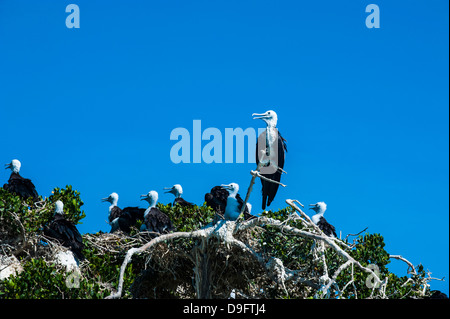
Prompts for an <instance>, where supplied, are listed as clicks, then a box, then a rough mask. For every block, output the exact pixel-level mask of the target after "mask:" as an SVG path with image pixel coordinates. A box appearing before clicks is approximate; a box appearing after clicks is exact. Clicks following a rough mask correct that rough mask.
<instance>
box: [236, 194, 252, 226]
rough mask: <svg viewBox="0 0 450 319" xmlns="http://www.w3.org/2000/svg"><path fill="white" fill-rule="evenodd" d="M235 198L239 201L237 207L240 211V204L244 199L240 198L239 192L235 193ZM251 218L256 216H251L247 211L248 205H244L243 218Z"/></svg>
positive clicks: (242, 203)
mask: <svg viewBox="0 0 450 319" xmlns="http://www.w3.org/2000/svg"><path fill="white" fill-rule="evenodd" d="M236 200H237V201H238V203H239V206H238V209H239V211H241V209H242V205H244V200H243V199H242V198H241V195H239V194H237V195H236ZM253 218H256V216H253V215H252V214H250V213H249V211H248V207H245V209H244V220H249V219H253Z"/></svg>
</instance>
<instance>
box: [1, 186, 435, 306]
mask: <svg viewBox="0 0 450 319" xmlns="http://www.w3.org/2000/svg"><path fill="white" fill-rule="evenodd" d="M57 200H61V201H62V202H63V203H64V213H65V217H66V218H67V219H69V220H71V221H72V222H74V223H75V224H80V223H81V220H82V219H83V218H84V217H85V216H86V215H85V212H84V211H83V210H82V206H83V201H82V200H81V196H80V193H79V192H78V191H76V190H73V189H72V186H70V185H67V186H66V187H65V188H62V189H60V188H55V189H54V190H53V191H52V194H51V195H50V196H49V197H48V198H44V199H42V198H41V201H40V202H38V203H33V201H32V200H31V199H29V200H27V201H24V200H22V199H21V198H19V197H18V196H15V195H12V194H10V193H9V192H7V191H6V190H4V189H3V188H0V243H1V244H2V247H12V246H14V245H19V246H20V245H21V244H20V243H21V239H20V238H21V234H25V235H26V236H27V237H28V238H40V237H39V235H41V234H42V231H43V225H45V224H46V223H47V222H48V221H49V220H50V218H51V217H52V216H53V214H54V203H55V202H56V201H57ZM158 208H159V209H160V210H161V211H162V212H164V213H165V214H167V215H168V216H169V218H170V219H171V220H172V222H173V224H174V227H175V231H179V232H190V231H194V230H198V229H200V228H202V227H205V226H207V225H208V224H210V223H211V222H212V221H213V220H214V218H215V213H214V211H213V210H212V209H211V208H210V207H208V206H206V204H203V205H202V206H193V207H181V206H179V205H176V206H172V204H166V205H165V204H162V203H158ZM293 213H294V210H293V209H292V208H291V207H287V208H284V209H281V210H278V211H275V212H273V211H268V212H263V214H262V216H266V217H269V218H272V219H276V220H280V221H282V222H283V223H285V225H289V226H292V227H296V228H298V229H304V226H303V224H302V223H301V222H300V221H299V220H295V219H292V218H289V217H290V216H291V214H293ZM141 223H142V221H139V222H138V224H137V226H136V227H134V228H133V229H132V231H131V233H130V235H129V236H126V235H120V236H117V237H114V236H110V235H109V234H104V233H102V232H98V233H96V234H85V235H83V241H84V244H85V249H84V250H83V254H84V255H85V257H86V261H84V262H83V263H82V264H81V265H80V271H81V275H80V277H79V279H80V281H79V286H78V288H70V287H72V286H71V285H68V284H67V280H68V277H69V276H71V275H72V274H71V273H68V272H66V271H65V269H64V268H63V267H62V266H61V265H57V264H54V263H52V262H51V261H49V258H48V256H47V255H45V254H44V255H39V254H41V253H43V252H45V251H47V252H48V251H49V248H48V246H46V245H45V244H44V243H43V242H42V241H40V240H34V241H29V243H28V244H27V245H25V246H23V247H21V250H20V251H22V253H21V254H20V255H17V257H18V258H19V260H20V262H21V265H22V267H23V271H22V272H21V273H20V274H17V275H16V276H10V277H9V278H6V279H4V280H1V281H0V298H55V299H58V298H104V297H106V296H108V295H109V294H110V293H111V292H112V291H113V290H114V289H117V284H118V282H117V279H118V275H119V273H120V267H121V265H122V263H123V261H124V258H125V255H126V253H127V250H128V249H129V248H130V247H137V246H140V245H141V244H142V242H139V241H136V236H139V235H138V233H139V227H140V224H141ZM33 236H34V237H33ZM245 236H249V237H248V238H246V240H249V242H251V244H252V245H255V246H253V247H252V248H253V249H255V251H256V252H257V253H259V254H261V255H262V256H263V257H264V258H265V259H266V260H268V259H269V258H271V257H277V258H279V259H280V260H281V261H282V262H283V264H284V266H285V267H287V268H289V269H292V270H295V269H301V271H302V272H303V274H304V276H305V278H319V277H320V276H321V275H322V274H323V272H324V269H325V265H324V264H323V259H322V258H318V256H317V255H316V256H314V255H313V253H312V252H313V250H314V249H313V248H314V245H317V244H318V243H317V242H314V241H313V240H311V239H307V238H303V237H300V236H294V235H289V234H286V233H284V232H283V231H281V232H280V231H279V229H277V228H275V227H271V226H269V225H263V226H262V227H259V228H258V229H253V230H252V231H251V232H249V234H246V235H245ZM18 238H19V240H18ZM103 239H105V240H107V241H108V245H109V246H108V249H105V247H101V246H99V245H98V244H96V242H95V241H96V240H98V241H100V242H101V240H103ZM149 239H150V238H149ZM196 242H197V241H196V240H194V239H188V240H182V239H178V240H174V241H171V242H166V243H162V244H160V246H158V247H155V248H154V249H153V250H152V252H151V253H150V255H146V254H142V255H135V256H133V259H132V261H131V263H130V264H129V265H128V266H127V268H126V270H125V276H124V279H125V280H124V293H123V294H122V297H123V298H131V297H133V296H132V294H131V291H132V290H133V284H134V283H136V282H139V285H140V286H139V287H140V289H141V290H142V287H144V290H145V289H148V291H150V295H151V296H153V294H155V296H156V293H157V294H158V296H165V297H170V298H172V297H180V296H192V293H193V288H192V276H193V274H192V269H193V265H192V263H191V262H190V261H188V259H186V256H188V255H189V254H190V253H191V252H192V250H193V248H194V246H195V244H196ZM97 243H98V242H97ZM33 245H34V246H33ZM216 247H218V246H216ZM13 248H14V247H13ZM16 248H17V247H16ZM342 248H343V249H345V250H346V251H347V252H348V253H349V254H350V255H351V256H352V257H353V258H354V259H356V260H357V261H358V262H359V263H361V265H363V266H365V267H372V266H374V265H376V270H377V273H378V274H379V277H380V278H381V280H386V279H387V282H388V285H387V286H386V291H385V295H386V296H388V297H389V298H408V297H420V296H421V292H422V291H426V294H427V295H429V288H428V287H427V286H426V283H427V281H426V276H427V274H426V272H425V270H424V267H423V266H422V265H419V266H418V267H417V268H416V272H417V273H416V274H409V275H408V276H402V277H398V276H397V275H395V274H393V273H391V272H390V271H389V269H388V268H387V265H388V264H389V262H390V260H389V254H388V252H386V250H385V249H384V248H385V243H384V238H383V237H382V236H381V235H380V234H365V235H364V236H359V237H358V239H357V241H356V243H355V244H354V246H352V247H351V248H344V246H342ZM2 249H3V254H4V252H5V249H4V248H2ZM8 249H10V248H8ZM46 249H47V250H46ZM10 250H11V251H13V249H10ZM235 251H236V252H237V251H238V250H235ZM169 252H170V253H169ZM0 253H2V251H0ZM226 254H228V252H227V253H226ZM226 254H223V253H222V255H220V256H219V255H218V256H217V258H216V260H215V261H214V262H215V263H216V264H215V267H219V268H220V267H222V266H221V264H220V262H221V259H220V258H223V259H224V260H226V263H229V264H233V263H235V264H236V265H239V267H243V265H244V264H242V265H241V264H240V263H239V262H244V258H241V257H240V256H232V258H230V259H229V256H227V255H226ZM162 256H165V257H164V258H162ZM323 256H324V258H325V262H326V267H327V269H328V273H329V274H330V276H331V275H332V274H333V273H334V272H335V271H336V270H337V269H338V268H339V266H341V265H342V264H343V262H344V259H343V257H341V256H339V255H338V254H337V253H336V252H335V251H334V250H332V249H330V248H329V247H325V248H324V251H323ZM233 258H234V259H233ZM50 259H51V258H50ZM238 261H239V262H238ZM225 267H230V265H228V266H226V264H225ZM169 268H170V269H169ZM352 270H353V273H352ZM257 273H258V272H257V271H256V270H255V274H257ZM248 274H249V275H250V274H251V272H248ZM369 276H370V275H369V274H368V273H367V272H364V271H363V270H361V269H359V268H357V267H353V269H352V268H351V267H348V268H347V269H346V270H344V271H342V272H341V273H340V275H339V276H338V278H337V280H336V286H337V287H339V289H343V287H344V286H346V289H345V290H344V292H342V293H341V295H340V296H339V297H343V298H356V297H357V298H368V297H371V296H373V293H374V291H375V290H376V287H375V288H373V287H372V286H370V285H369V286H368V285H367V280H368V277H369ZM224 280H225V279H224ZM257 282H258V285H261V284H262V285H266V286H262V288H263V289H264V291H265V297H270V298H292V297H294V298H298V296H303V297H306V298H313V297H319V295H320V293H318V294H316V292H314V291H313V292H311V290H310V289H309V288H305V286H302V285H298V284H293V285H291V286H288V290H289V295H285V294H284V292H282V291H281V290H280V289H278V288H277V286H276V285H273V281H271V282H272V284H270V282H267V281H264V280H263V279H261V278H257V277H252V278H249V282H248V284H249V285H257ZM348 283H350V284H348ZM234 284H235V283H234ZM145 285H150V287H148V288H147V287H145ZM244 286H245V285H244ZM244 286H243V287H244ZM156 287H159V288H156ZM178 287H184V288H183V291H184V293H181V294H180V292H178V291H175V290H177V289H178ZM135 288H136V289H137V287H135ZM308 289H309V290H308ZM334 296H336V297H337V295H333V293H331V297H332V298H333V297H334Z"/></svg>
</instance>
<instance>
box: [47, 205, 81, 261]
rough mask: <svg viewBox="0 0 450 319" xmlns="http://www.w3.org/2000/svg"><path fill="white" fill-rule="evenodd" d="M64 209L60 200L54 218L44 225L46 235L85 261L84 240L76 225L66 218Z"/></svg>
mask: <svg viewBox="0 0 450 319" xmlns="http://www.w3.org/2000/svg"><path fill="white" fill-rule="evenodd" d="M63 209H64V204H63V202H62V201H60V200H58V201H57V202H56V203H55V214H54V216H53V218H52V219H51V220H50V221H49V223H48V224H47V225H44V235H45V236H47V237H50V238H53V239H56V240H57V241H58V242H59V243H60V244H61V245H63V246H64V247H67V248H70V250H71V251H72V252H73V254H74V256H75V257H76V258H77V259H78V260H83V259H84V255H83V253H82V252H81V250H82V249H83V247H84V246H83V239H82V237H81V235H80V232H79V231H78V229H77V228H76V226H75V224H74V223H73V222H71V221H69V220H67V219H65V218H64V211H63Z"/></svg>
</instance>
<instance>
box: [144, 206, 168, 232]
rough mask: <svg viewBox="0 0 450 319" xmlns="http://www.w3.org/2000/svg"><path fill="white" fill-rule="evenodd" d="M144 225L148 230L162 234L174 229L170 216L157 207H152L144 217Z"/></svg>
mask: <svg viewBox="0 0 450 319" xmlns="http://www.w3.org/2000/svg"><path fill="white" fill-rule="evenodd" d="M144 225H145V226H146V227H147V229H146V230H147V231H149V232H155V233H160V234H166V233H169V232H170V231H172V230H173V229H174V227H173V225H172V221H171V220H170V218H169V217H168V216H167V215H166V214H164V213H163V212H162V211H160V210H159V209H158V208H156V207H152V208H150V211H149V212H148V214H147V215H146V216H145V217H144Z"/></svg>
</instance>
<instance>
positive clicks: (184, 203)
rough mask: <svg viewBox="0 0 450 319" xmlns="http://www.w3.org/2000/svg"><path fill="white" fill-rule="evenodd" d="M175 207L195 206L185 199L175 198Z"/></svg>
mask: <svg viewBox="0 0 450 319" xmlns="http://www.w3.org/2000/svg"><path fill="white" fill-rule="evenodd" d="M173 205H174V206H175V205H180V206H182V207H192V206H194V204H193V203H190V202H188V201H187V200H185V199H183V198H181V197H178V198H175V200H174V201H173Z"/></svg>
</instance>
